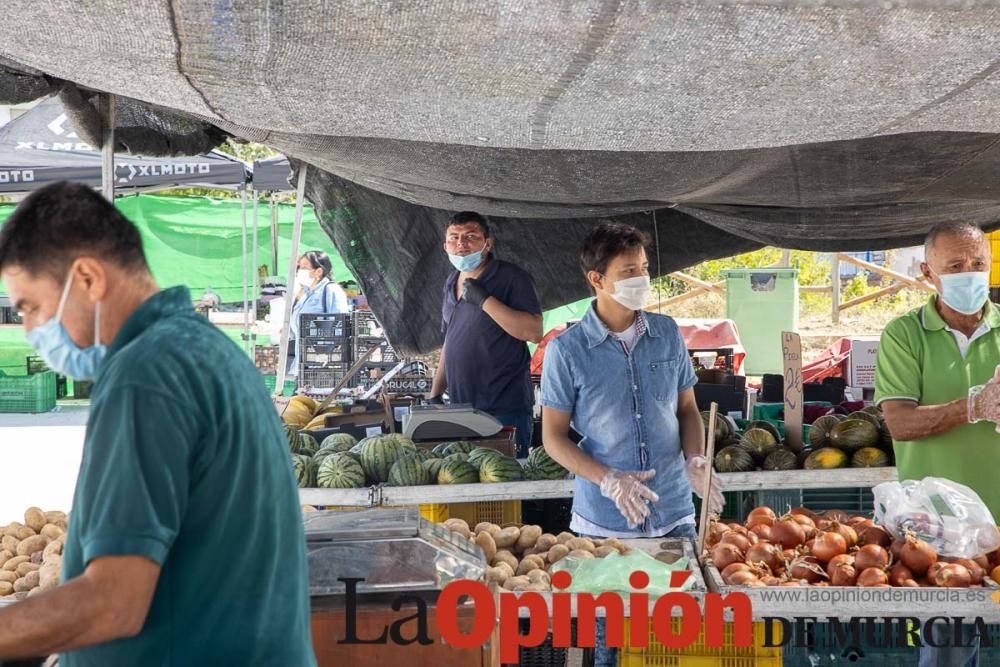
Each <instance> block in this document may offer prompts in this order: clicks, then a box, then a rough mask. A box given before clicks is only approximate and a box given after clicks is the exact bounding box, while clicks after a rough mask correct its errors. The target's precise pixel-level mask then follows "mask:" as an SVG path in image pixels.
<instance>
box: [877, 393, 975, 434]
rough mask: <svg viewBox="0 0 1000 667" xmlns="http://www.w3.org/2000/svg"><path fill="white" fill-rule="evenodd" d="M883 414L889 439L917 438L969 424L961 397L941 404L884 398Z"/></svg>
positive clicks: (966, 402) (965, 403) (964, 400)
mask: <svg viewBox="0 0 1000 667" xmlns="http://www.w3.org/2000/svg"><path fill="white" fill-rule="evenodd" d="M883 414H884V415H885V421H886V424H887V425H888V426H889V432H890V433H891V434H892V438H893V440H904V441H912V440H921V439H923V438H929V437H930V436H932V435H938V434H939V433H947V432H948V431H951V430H954V429H956V428H958V427H959V426H963V425H965V424H968V423H969V408H968V400H967V399H965V398H959V399H956V400H954V401H951V402H950V403H942V404H941V405H917V404H916V403H913V402H910V401H886V402H885V403H884V404H883Z"/></svg>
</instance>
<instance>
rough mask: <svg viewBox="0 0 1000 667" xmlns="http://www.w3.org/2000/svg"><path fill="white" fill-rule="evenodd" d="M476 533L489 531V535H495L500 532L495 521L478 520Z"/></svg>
mask: <svg viewBox="0 0 1000 667" xmlns="http://www.w3.org/2000/svg"><path fill="white" fill-rule="evenodd" d="M474 532H475V533H476V535H478V534H479V533H489V534H490V535H496V534H497V533H499V532H500V526H498V525H496V524H495V523H490V522H489V521H480V522H479V523H477V524H476V528H475V531H474Z"/></svg>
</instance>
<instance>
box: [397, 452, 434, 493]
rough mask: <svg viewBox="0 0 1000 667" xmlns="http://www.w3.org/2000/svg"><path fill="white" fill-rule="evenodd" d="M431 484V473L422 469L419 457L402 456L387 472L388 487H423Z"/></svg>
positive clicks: (432, 481) (422, 465) (432, 480)
mask: <svg viewBox="0 0 1000 667" xmlns="http://www.w3.org/2000/svg"><path fill="white" fill-rule="evenodd" d="M433 483H434V479H433V478H432V477H431V473H430V472H429V471H428V470H427V468H425V467H424V464H423V461H421V460H420V457H419V456H413V455H410V456H404V457H402V458H400V459H399V460H398V461H396V462H395V463H393V464H392V468H391V469H390V470H389V482H388V484H389V486H423V485H425V484H433Z"/></svg>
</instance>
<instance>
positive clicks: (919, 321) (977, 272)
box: [875, 223, 1000, 667]
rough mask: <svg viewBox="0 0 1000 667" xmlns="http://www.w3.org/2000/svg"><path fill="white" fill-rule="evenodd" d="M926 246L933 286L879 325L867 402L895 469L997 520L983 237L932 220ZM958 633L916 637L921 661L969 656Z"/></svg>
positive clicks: (997, 452) (999, 446) (999, 445)
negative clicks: (928, 639) (960, 495)
mask: <svg viewBox="0 0 1000 667" xmlns="http://www.w3.org/2000/svg"><path fill="white" fill-rule="evenodd" d="M924 255H925V256H924V263H923V264H921V266H920V268H921V271H922V272H923V274H924V276H925V277H926V278H927V279H928V280H929V281H930V282H931V283H932V284H933V285H934V287H935V288H936V289H937V293H936V294H933V295H931V297H930V298H929V299H928V300H927V303H926V304H925V305H923V306H921V307H920V308H918V309H916V310H914V311H912V312H910V313H907V314H906V315H903V316H902V317H900V318H898V319H896V320H893V321H892V322H890V323H889V325H888V326H887V327H886V328H885V330H884V331H883V332H882V337H881V339H880V340H879V346H878V356H877V359H876V365H875V403H876V405H878V406H880V407H881V408H882V413H883V414H884V416H885V423H886V425H887V426H888V427H889V432H890V433H891V434H892V440H893V449H894V450H895V453H896V470H897V472H898V475H899V479H901V480H906V479H915V480H919V479H923V478H924V477H943V478H945V479H950V480H952V481H955V482H958V483H960V484H964V485H965V486H968V487H969V488H971V489H972V490H973V491H975V492H976V493H977V494H979V497H980V498H981V499H982V500H983V502H984V503H985V504H986V506H987V507H988V508H989V510H990V512H992V514H993V518H994V519H996V520H998V521H1000V485H998V484H997V481H996V471H997V470H1000V434H998V433H997V431H996V429H997V424H1000V382H998V377H997V370H998V367H997V364H1000V308H998V307H997V306H996V304H993V303H990V300H989V285H990V262H991V253H990V243H989V239H987V238H986V236H985V234H983V231H982V230H981V229H980V228H979V227H977V226H975V225H972V224H968V223H949V224H943V225H938V226H936V227H934V229H932V230H931V231H930V233H929V234H928V235H927V239H926V241H925V243H924ZM966 627H967V629H968V627H969V626H966ZM932 631H933V632H934V634H935V635H936V641H937V642H938V643H943V642H947V641H948V640H949V639H950V635H951V634H952V631H951V628H950V627H948V626H944V625H935V626H933V628H932ZM965 639H966V640H967V642H968V643H971V644H973V645H972V646H967V647H956V646H951V647H947V648H935V647H931V646H926V645H925V646H923V647H921V649H920V663H919V664H920V667H951V666H952V665H961V666H962V667H964V666H965V665H975V664H977V662H978V655H979V641H978V640H976V641H968V640H969V639H970V637H966V638H965ZM952 643H954V642H953V641H952Z"/></svg>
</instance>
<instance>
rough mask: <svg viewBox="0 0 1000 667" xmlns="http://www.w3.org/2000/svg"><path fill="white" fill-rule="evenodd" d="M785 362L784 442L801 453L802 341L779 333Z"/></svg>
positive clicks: (790, 335)
mask: <svg viewBox="0 0 1000 667" xmlns="http://www.w3.org/2000/svg"><path fill="white" fill-rule="evenodd" d="M781 352H782V357H784V360H785V441H786V442H787V443H788V446H789V447H790V448H791V449H793V450H794V451H802V340H801V339H800V338H799V335H798V334H797V333H794V332H792V331H782V332H781Z"/></svg>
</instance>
